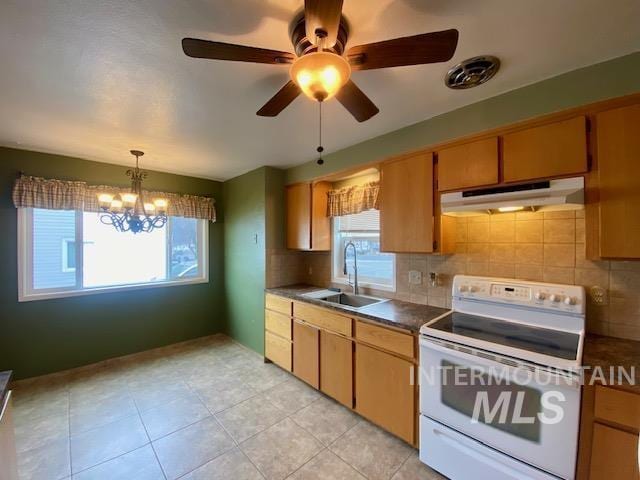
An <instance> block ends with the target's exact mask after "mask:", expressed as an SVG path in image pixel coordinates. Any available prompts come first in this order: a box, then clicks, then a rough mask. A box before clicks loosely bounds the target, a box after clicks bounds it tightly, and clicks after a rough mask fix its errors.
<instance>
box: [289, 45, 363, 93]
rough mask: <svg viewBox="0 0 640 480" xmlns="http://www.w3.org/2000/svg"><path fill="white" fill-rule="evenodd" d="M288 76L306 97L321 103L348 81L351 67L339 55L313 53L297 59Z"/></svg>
mask: <svg viewBox="0 0 640 480" xmlns="http://www.w3.org/2000/svg"><path fill="white" fill-rule="evenodd" d="M289 75H290V76H291V80H292V81H293V82H294V83H295V84H296V85H298V87H300V90H302V92H303V93H304V94H305V95H306V96H307V97H309V98H310V99H312V100H317V101H319V102H323V101H325V100H328V99H330V98H331V97H333V96H334V95H335V94H336V93H338V91H339V90H340V88H342V86H343V85H344V84H345V83H347V82H348V81H349V77H350V76H351V67H350V66H349V62H347V61H346V60H345V59H344V57H342V56H340V55H337V54H335V53H329V52H314V53H309V54H307V55H304V56H302V57H299V58H298V59H297V60H296V61H295V62H294V63H293V65H292V66H291V70H290V71H289Z"/></svg>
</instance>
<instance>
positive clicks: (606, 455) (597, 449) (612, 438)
mask: <svg viewBox="0 0 640 480" xmlns="http://www.w3.org/2000/svg"><path fill="white" fill-rule="evenodd" d="M638 479H640V474H639V473H638V434H637V433H636V434H633V433H628V432H625V431H623V430H618V429H617V428H612V427H609V426H606V425H601V424H599V423H596V424H594V426H593V443H592V447H591V468H590V471H589V480H638Z"/></svg>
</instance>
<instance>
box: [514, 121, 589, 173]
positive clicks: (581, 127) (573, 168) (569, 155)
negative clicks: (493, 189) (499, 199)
mask: <svg viewBox="0 0 640 480" xmlns="http://www.w3.org/2000/svg"><path fill="white" fill-rule="evenodd" d="M503 165H504V181H505V182H521V181H525V180H534V179H538V178H548V177H557V176H562V175H571V174H574V173H575V174H579V173H584V172H586V171H587V168H588V167H587V121H586V118H585V117H576V118H572V119H569V120H565V121H563V122H557V123H552V124H549V125H543V126H541V127H535V128H529V129H527V130H521V131H519V132H514V133H509V134H507V135H505V136H504V137H503Z"/></svg>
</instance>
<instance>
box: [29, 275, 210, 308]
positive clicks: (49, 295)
mask: <svg viewBox="0 0 640 480" xmlns="http://www.w3.org/2000/svg"><path fill="white" fill-rule="evenodd" d="M208 282H209V278H207V277H198V278H193V279H190V280H167V281H163V282H155V283H137V284H129V285H118V286H113V287H94V288H84V289H82V290H59V291H56V292H39V293H29V294H23V293H22V292H19V293H18V302H33V301H37V300H50V299H54V298H66V297H81V296H84V295H97V294H101V293H115V292H127V291H133V290H143V289H150V288H162V287H176V286H180V285H196V284H199V283H208Z"/></svg>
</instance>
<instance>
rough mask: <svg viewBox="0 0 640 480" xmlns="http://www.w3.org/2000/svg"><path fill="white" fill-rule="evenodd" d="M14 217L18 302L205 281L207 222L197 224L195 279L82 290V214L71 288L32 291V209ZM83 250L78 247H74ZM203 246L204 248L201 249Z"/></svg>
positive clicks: (19, 211)
mask: <svg viewBox="0 0 640 480" xmlns="http://www.w3.org/2000/svg"><path fill="white" fill-rule="evenodd" d="M16 210H17V216H18V252H17V260H18V261H17V268H18V302H31V301H36V300H48V299H52V298H65V297H79V296H84V295H95V294H99V293H112V292H122V291H128V290H142V289H147V288H162V287H174V286H179V285H196V284H200V283H208V282H209V222H207V221H206V220H199V219H198V221H197V223H196V225H197V235H198V271H199V272H200V275H199V276H198V277H190V278H188V279H185V280H176V279H170V280H162V281H158V282H149V283H134V284H125V285H114V286H107V287H93V288H82V270H83V269H82V255H83V254H82V252H83V250H84V239H83V235H82V218H83V215H82V212H81V211H77V212H76V282H77V283H76V285H75V286H72V287H56V288H47V289H38V290H37V291H36V290H34V289H33V274H32V273H31V274H29V272H33V230H32V229H31V228H30V226H31V225H33V209H31V208H17V209H16ZM167 223H169V222H167ZM169 243H170V239H169V238H167V240H166V245H167V247H166V248H167V250H169V251H170V246H169ZM79 245H80V246H82V247H83V248H78V246H79ZM205 246H206V247H205ZM170 267H171V265H170V262H169V263H167V272H168V274H169V272H170Z"/></svg>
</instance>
